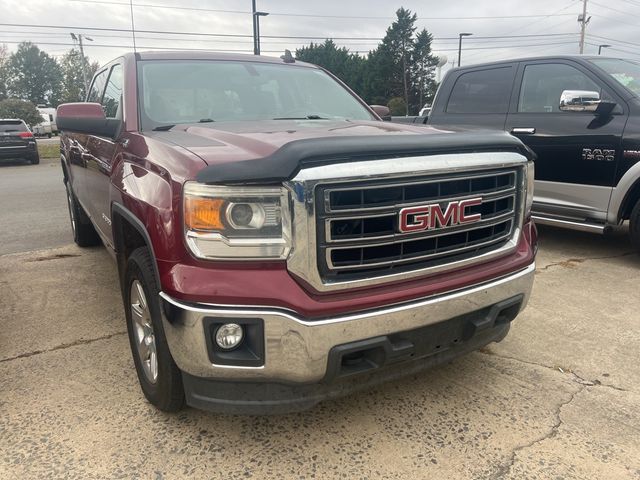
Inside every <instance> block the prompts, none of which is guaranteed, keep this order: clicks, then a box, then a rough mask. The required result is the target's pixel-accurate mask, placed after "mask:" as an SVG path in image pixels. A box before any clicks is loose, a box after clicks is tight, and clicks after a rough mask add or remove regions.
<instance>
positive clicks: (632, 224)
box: [629, 199, 640, 253]
mask: <svg viewBox="0 0 640 480" xmlns="http://www.w3.org/2000/svg"><path fill="white" fill-rule="evenodd" d="M629 234H630V235H631V243H632V244H633V247H634V248H635V249H636V251H637V252H638V253H640V199H638V201H637V202H636V205H635V207H633V210H631V216H630V217H629Z"/></svg>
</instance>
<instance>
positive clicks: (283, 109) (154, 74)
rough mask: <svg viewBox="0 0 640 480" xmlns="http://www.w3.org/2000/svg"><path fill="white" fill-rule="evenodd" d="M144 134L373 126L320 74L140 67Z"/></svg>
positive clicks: (241, 65) (194, 64)
mask: <svg viewBox="0 0 640 480" xmlns="http://www.w3.org/2000/svg"><path fill="white" fill-rule="evenodd" d="M138 69H139V73H140V74H139V76H138V78H139V81H140V91H141V95H140V104H141V105H140V111H141V120H142V126H143V129H145V130H147V129H153V128H160V129H162V127H163V126H169V125H174V124H180V123H196V122H225V121H252V120H272V119H293V118H295V119H297V118H301V119H311V120H321V119H350V120H372V119H373V117H372V115H371V114H370V113H369V112H368V110H367V109H366V108H365V107H364V106H363V105H362V104H361V103H360V102H359V101H358V100H357V99H356V98H355V97H354V96H353V95H351V94H350V93H349V92H348V91H347V90H346V89H345V88H343V87H342V85H340V84H339V83H338V82H336V81H335V80H334V79H333V78H331V77H330V76H329V75H327V74H326V73H325V72H323V71H322V70H319V69H316V68H310V67H298V66H293V65H278V64H275V65H274V64H268V63H258V62H233V61H211V60H209V61H206V60H205V61H196V60H187V61H174V60H171V61H167V60H164V61H142V62H139V63H138Z"/></svg>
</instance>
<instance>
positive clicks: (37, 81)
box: [6, 42, 62, 106]
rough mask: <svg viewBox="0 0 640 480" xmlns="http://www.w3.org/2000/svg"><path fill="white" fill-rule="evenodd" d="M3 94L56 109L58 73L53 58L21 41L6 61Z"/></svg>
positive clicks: (30, 44) (60, 73) (58, 69)
mask: <svg viewBox="0 0 640 480" xmlns="http://www.w3.org/2000/svg"><path fill="white" fill-rule="evenodd" d="M6 74H7V94H8V96H9V97H15V98H19V99H21V100H29V101H30V102H32V103H35V104H36V105H37V104H40V103H43V104H49V105H53V106H56V105H57V104H58V102H59V98H60V92H61V84H62V72H61V70H60V66H59V65H58V63H57V62H56V60H55V59H54V58H53V57H50V56H49V55H48V54H47V53H46V52H43V51H42V50H40V49H39V48H38V47H37V46H36V45H34V44H33V43H31V42H23V43H21V44H20V45H18V49H17V50H16V52H14V53H13V54H12V55H11V56H10V57H9V60H8V61H7V70H6Z"/></svg>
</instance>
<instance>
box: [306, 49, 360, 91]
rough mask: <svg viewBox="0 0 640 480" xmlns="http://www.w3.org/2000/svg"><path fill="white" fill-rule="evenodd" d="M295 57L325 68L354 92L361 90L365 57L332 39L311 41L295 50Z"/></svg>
mask: <svg viewBox="0 0 640 480" xmlns="http://www.w3.org/2000/svg"><path fill="white" fill-rule="evenodd" d="M296 58H297V59H298V60H301V61H303V62H309V63H313V64H315V65H320V66H321V67H323V68H326V69H327V70H329V71H330V72H331V73H333V74H334V75H335V76H336V77H338V78H339V79H340V80H342V81H343V82H344V83H346V84H347V85H348V86H349V87H350V88H351V89H352V90H354V91H356V92H360V91H362V88H363V81H362V80H363V79H362V72H363V69H364V65H365V59H364V58H362V57H361V56H359V55H356V54H353V53H350V52H349V50H348V49H347V48H345V47H342V48H338V47H337V46H336V44H335V43H334V41H333V40H325V41H324V43H317V44H316V43H311V44H310V45H309V46H308V47H302V48H299V49H297V50H296Z"/></svg>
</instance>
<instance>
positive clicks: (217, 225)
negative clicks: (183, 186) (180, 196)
mask: <svg viewBox="0 0 640 480" xmlns="http://www.w3.org/2000/svg"><path fill="white" fill-rule="evenodd" d="M223 205H224V200H222V199H219V198H204V197H185V199H184V223H185V225H186V226H187V228H188V229H191V230H223V229H224V224H223V223H222V206H223Z"/></svg>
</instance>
